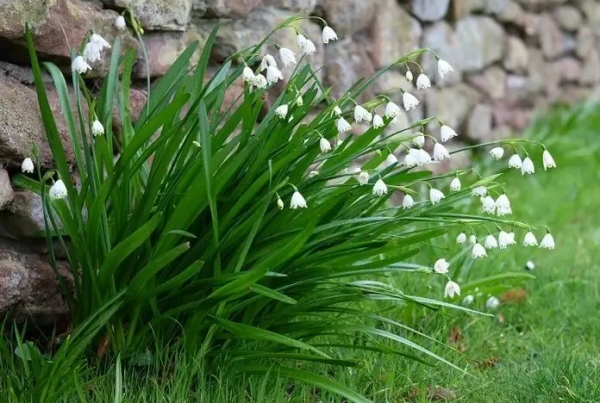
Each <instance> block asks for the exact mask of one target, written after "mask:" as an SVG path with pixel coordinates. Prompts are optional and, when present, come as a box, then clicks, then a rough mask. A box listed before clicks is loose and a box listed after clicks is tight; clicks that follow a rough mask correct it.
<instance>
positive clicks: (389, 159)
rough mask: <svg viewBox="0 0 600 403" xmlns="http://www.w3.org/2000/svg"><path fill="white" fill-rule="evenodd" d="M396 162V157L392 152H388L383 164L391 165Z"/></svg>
mask: <svg viewBox="0 0 600 403" xmlns="http://www.w3.org/2000/svg"><path fill="white" fill-rule="evenodd" d="M397 162H398V158H396V156H395V155H394V154H393V153H389V154H388V156H387V158H386V159H385V164H386V165H387V166H390V165H393V164H395V163H397Z"/></svg>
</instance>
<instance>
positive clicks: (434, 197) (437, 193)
mask: <svg viewBox="0 0 600 403" xmlns="http://www.w3.org/2000/svg"><path fill="white" fill-rule="evenodd" d="M445 197H446V196H444V194H443V193H442V191H441V190H438V189H434V188H431V189H429V200H430V201H431V204H436V203H439V202H440V200H442V199H443V198H445Z"/></svg>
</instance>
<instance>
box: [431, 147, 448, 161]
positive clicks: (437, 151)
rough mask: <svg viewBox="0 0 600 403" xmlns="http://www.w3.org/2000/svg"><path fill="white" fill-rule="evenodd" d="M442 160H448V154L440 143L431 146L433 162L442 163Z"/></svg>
mask: <svg viewBox="0 0 600 403" xmlns="http://www.w3.org/2000/svg"><path fill="white" fill-rule="evenodd" d="M444 158H450V153H449V152H448V150H447V149H446V147H444V146H443V145H442V144H441V143H435V145H434V146H433V159H434V161H442V160H443V159H444Z"/></svg>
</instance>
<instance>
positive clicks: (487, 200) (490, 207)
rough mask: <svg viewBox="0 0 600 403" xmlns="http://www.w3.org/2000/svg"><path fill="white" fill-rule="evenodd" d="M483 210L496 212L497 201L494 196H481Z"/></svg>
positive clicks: (490, 212) (489, 212)
mask: <svg viewBox="0 0 600 403" xmlns="http://www.w3.org/2000/svg"><path fill="white" fill-rule="evenodd" d="M481 210H482V211H483V212H484V213H488V214H494V213H495V212H496V202H495V201H494V198H493V197H492V196H485V197H482V198H481Z"/></svg>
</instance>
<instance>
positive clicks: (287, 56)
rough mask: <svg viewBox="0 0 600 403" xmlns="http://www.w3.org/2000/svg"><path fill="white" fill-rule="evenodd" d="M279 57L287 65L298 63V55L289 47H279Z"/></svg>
mask: <svg viewBox="0 0 600 403" xmlns="http://www.w3.org/2000/svg"><path fill="white" fill-rule="evenodd" d="M279 57H280V58H281V63H283V65H284V66H285V67H287V66H289V65H290V64H296V55H295V54H294V52H292V51H291V50H290V49H288V48H279Z"/></svg>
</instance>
